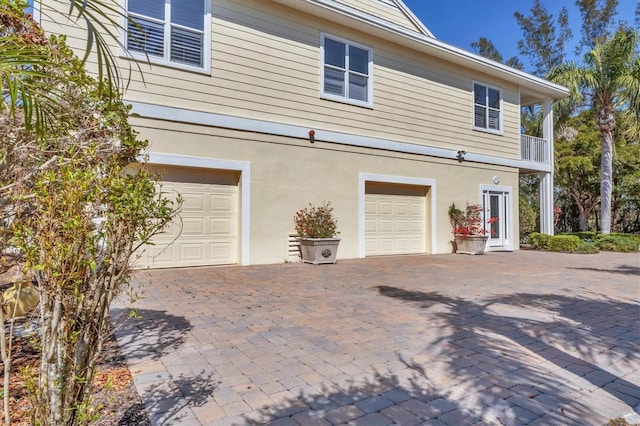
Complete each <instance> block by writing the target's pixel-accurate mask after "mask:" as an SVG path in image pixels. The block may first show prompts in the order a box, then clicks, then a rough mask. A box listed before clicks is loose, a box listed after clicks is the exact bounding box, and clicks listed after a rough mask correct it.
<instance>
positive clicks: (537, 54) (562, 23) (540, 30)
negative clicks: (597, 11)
mask: <svg viewBox="0 0 640 426" xmlns="http://www.w3.org/2000/svg"><path fill="white" fill-rule="evenodd" d="M530 12H531V14H530V15H528V16H525V15H523V14H522V13H520V12H516V13H515V14H514V16H515V18H516V20H517V21H518V25H520V28H521V30H522V34H523V36H524V39H522V40H519V41H518V49H519V50H520V53H521V54H522V55H524V56H527V57H528V58H529V60H530V61H531V64H532V66H533V74H535V75H537V76H545V75H547V73H548V72H549V71H551V69H553V67H555V66H557V65H560V64H561V63H562V62H563V61H564V60H565V56H566V45H567V41H568V40H569V39H570V38H571V37H572V35H573V34H572V32H571V29H570V28H569V12H568V11H567V8H566V7H563V8H562V10H560V14H559V16H558V20H557V22H555V21H554V20H553V15H552V14H550V13H549V11H548V10H547V9H546V8H545V7H544V6H543V5H542V3H541V1H540V0H535V2H534V4H533V7H532V8H531V11H530ZM556 24H557V32H556Z"/></svg>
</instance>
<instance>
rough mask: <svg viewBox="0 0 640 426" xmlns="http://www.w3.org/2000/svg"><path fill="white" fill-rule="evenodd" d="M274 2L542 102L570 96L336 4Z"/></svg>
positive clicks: (308, 0) (555, 86) (531, 77)
mask: <svg viewBox="0 0 640 426" xmlns="http://www.w3.org/2000/svg"><path fill="white" fill-rule="evenodd" d="M273 1H275V2H277V3H281V4H283V5H286V6H289V7H291V8H293V9H297V10H301V11H304V12H307V13H309V14H312V15H314V16H318V17H321V18H325V19H328V20H331V21H333V22H337V23H341V24H343V25H346V26H349V27H350V28H354V29H358V30H360V31H363V32H365V33H367V34H371V35H374V36H377V37H380V38H383V39H385V40H388V41H392V42H394V43H397V44H399V45H402V46H405V47H408V48H410V49H413V50H416V51H418V52H422V53H426V54H428V55H430V56H434V57H436V58H440V59H444V60H446V61H447V62H451V63H454V64H458V65H460V66H463V67H465V68H469V69H471V70H475V71H479V72H483V73H487V74H492V75H496V76H499V77H500V78H502V79H504V80H506V81H509V82H512V83H514V84H517V85H518V86H519V88H520V90H521V92H527V93H529V92H530V93H531V94H535V97H536V98H539V99H540V101H542V100H544V99H553V100H556V99H561V98H564V97H566V96H568V95H569V89H567V88H566V87H564V86H561V85H559V84H556V83H553V82H551V81H548V80H545V79H543V78H540V77H536V76H534V75H532V74H528V73H526V72H524V71H520V70H517V69H515V68H511V67H509V66H507V65H504V64H501V63H499V62H495V61H492V60H490V59H487V58H484V57H482V56H480V55H476V54H474V53H471V52H467V51H466V50H463V49H460V48H458V47H455V46H452V45H450V44H447V43H444V42H442V41H440V40H437V39H436V38H434V37H432V36H429V35H426V34H421V33H418V32H414V31H411V30H409V29H407V28H404V27H401V26H399V25H395V24H392V23H390V22H387V21H384V20H382V19H377V18H375V17H373V16H371V15H369V14H366V13H364V12H361V11H359V10H357V9H354V8H352V7H349V6H346V5H344V4H342V3H338V2H336V1H334V0H273ZM532 97H533V96H532Z"/></svg>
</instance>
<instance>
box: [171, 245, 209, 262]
mask: <svg viewBox="0 0 640 426" xmlns="http://www.w3.org/2000/svg"><path fill="white" fill-rule="evenodd" d="M178 246H179V247H180V258H181V260H182V261H185V262H198V261H199V260H201V259H204V258H205V254H206V253H205V249H204V248H205V247H204V246H205V245H204V243H180V242H178Z"/></svg>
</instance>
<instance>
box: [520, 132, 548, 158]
mask: <svg viewBox="0 0 640 426" xmlns="http://www.w3.org/2000/svg"><path fill="white" fill-rule="evenodd" d="M520 156H521V158H522V159H523V160H524V161H531V162H533V163H543V164H549V162H550V158H551V156H550V155H549V144H548V143H547V140H546V139H542V138H537V137H535V136H529V135H520Z"/></svg>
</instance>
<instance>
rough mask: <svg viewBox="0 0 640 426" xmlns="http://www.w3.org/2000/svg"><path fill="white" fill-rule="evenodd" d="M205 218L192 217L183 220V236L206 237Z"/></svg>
mask: <svg viewBox="0 0 640 426" xmlns="http://www.w3.org/2000/svg"><path fill="white" fill-rule="evenodd" d="M205 232H206V231H205V223H204V218H201V217H191V218H184V217H183V218H182V234H181V236H185V237H186V236H195V237H198V236H202V235H205Z"/></svg>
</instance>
